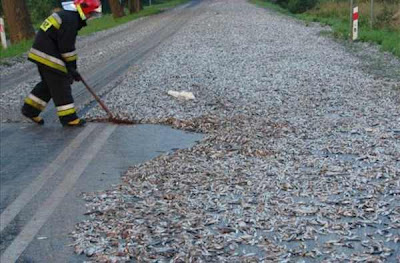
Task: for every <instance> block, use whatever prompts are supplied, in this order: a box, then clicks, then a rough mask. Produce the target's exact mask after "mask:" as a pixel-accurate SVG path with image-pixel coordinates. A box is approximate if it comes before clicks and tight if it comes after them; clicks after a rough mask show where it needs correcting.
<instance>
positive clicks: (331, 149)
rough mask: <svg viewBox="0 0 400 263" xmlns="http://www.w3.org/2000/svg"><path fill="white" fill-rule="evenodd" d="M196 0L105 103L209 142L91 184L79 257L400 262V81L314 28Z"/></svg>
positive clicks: (223, 0)
mask: <svg viewBox="0 0 400 263" xmlns="http://www.w3.org/2000/svg"><path fill="white" fill-rule="evenodd" d="M198 8H199V9H198V10H200V11H199V12H197V13H196V15H194V16H193V17H192V19H191V21H190V22H189V23H187V25H185V27H184V28H183V29H182V30H181V31H179V32H177V33H176V34H175V35H174V37H173V38H171V39H170V40H169V41H168V42H167V43H163V44H162V45H161V46H160V47H159V48H158V49H157V50H156V51H155V52H154V54H152V55H150V56H149V58H148V59H147V60H146V61H145V62H143V65H142V67H140V68H135V69H134V70H131V71H130V72H128V73H127V74H126V75H125V76H124V77H123V79H121V80H120V85H119V86H118V88H116V89H114V90H113V91H112V92H111V93H110V94H108V95H107V97H106V98H105V99H106V103H107V104H108V105H110V106H111V108H112V111H113V112H118V114H119V115H120V116H125V117H127V118H131V119H134V120H138V121H139V122H141V123H162V124H168V125H171V126H173V127H176V128H179V129H184V130H187V131H196V132H202V133H205V134H206V137H205V139H204V140H203V141H201V142H199V144H197V145H196V146H194V147H192V148H190V149H184V150H178V151H175V152H173V153H170V154H164V155H162V156H159V157H157V158H156V159H154V160H151V161H149V162H146V163H143V164H140V165H136V166H134V167H132V168H130V169H129V170H128V171H127V172H126V173H125V175H124V176H123V178H122V182H121V184H120V185H116V186H113V187H110V190H107V191H104V192H96V193H85V194H84V198H85V200H86V201H87V210H88V212H87V217H88V218H87V220H86V221H83V222H81V223H79V224H78V225H77V226H76V230H75V231H74V232H73V233H72V234H71V236H72V238H73V240H74V241H73V244H72V246H73V248H74V249H75V252H76V253H77V254H85V255H86V256H88V258H87V260H88V261H96V262H123V261H130V260H133V262H136V261H137V262H277V261H278V262H321V261H324V262H348V261H350V260H351V261H352V262H385V261H387V262H396V261H397V260H400V106H399V105H400V82H399V80H398V79H395V78H388V77H387V76H385V78H381V77H380V76H379V75H372V74H370V73H368V71H367V68H363V67H364V66H365V65H366V64H363V63H364V62H363V61H362V60H360V59H358V58H357V57H355V56H352V55H351V53H349V52H348V51H346V49H345V48H344V47H343V46H342V45H341V44H340V43H336V42H335V41H333V40H332V39H329V38H327V37H324V36H321V35H320V34H319V32H320V31H321V30H322V28H321V27H319V26H317V25H312V26H309V27H306V26H305V25H303V24H302V23H300V22H298V21H295V20H292V19H289V18H286V17H284V16H281V15H279V14H275V13H272V12H269V11H266V10H264V9H260V8H257V7H255V6H253V5H251V4H250V3H248V2H246V1H245V0H219V1H204V2H202V3H201V4H200V5H199V6H198ZM368 63H370V62H368ZM396 63H399V64H398V65H400V62H399V61H397V62H396ZM168 90H176V91H188V92H192V93H193V94H194V96H195V99H194V100H176V99H174V98H171V97H170V96H169V95H168V94H167V91H168ZM102 114H103V113H102V112H101V110H100V109H94V110H92V111H91V112H90V113H89V117H94V118H95V117H101V116H102Z"/></svg>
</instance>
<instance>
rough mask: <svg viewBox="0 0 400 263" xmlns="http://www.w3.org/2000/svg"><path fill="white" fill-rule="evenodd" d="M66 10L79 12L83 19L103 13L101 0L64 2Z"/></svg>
mask: <svg viewBox="0 0 400 263" xmlns="http://www.w3.org/2000/svg"><path fill="white" fill-rule="evenodd" d="M62 6H63V8H64V9H65V10H68V11H75V12H78V13H79V15H80V16H81V18H82V20H86V19H88V18H93V17H96V16H99V15H101V11H102V10H101V2H100V0H73V1H65V2H63V3H62Z"/></svg>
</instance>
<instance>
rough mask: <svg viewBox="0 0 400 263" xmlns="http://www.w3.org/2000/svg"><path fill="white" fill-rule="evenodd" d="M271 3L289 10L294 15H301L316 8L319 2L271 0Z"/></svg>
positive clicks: (315, 0) (313, 0) (309, 0)
mask: <svg viewBox="0 0 400 263" xmlns="http://www.w3.org/2000/svg"><path fill="white" fill-rule="evenodd" d="M271 2H272V3H275V4H278V5H280V6H281V7H283V8H286V9H289V11H290V12H292V13H294V14H299V13H304V12H305V11H307V10H310V9H312V8H313V7H315V6H316V5H317V3H318V0H271Z"/></svg>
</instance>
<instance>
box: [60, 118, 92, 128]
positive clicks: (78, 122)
mask: <svg viewBox="0 0 400 263" xmlns="http://www.w3.org/2000/svg"><path fill="white" fill-rule="evenodd" d="M85 124H86V121H85V119H75V120H73V121H70V122H67V123H65V124H64V123H63V124H62V125H63V126H64V127H83V126H85Z"/></svg>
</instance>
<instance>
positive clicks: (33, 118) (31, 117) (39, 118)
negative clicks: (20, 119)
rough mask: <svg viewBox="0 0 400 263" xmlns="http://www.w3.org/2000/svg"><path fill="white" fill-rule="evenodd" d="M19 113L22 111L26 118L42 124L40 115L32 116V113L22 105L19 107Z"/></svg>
mask: <svg viewBox="0 0 400 263" xmlns="http://www.w3.org/2000/svg"><path fill="white" fill-rule="evenodd" d="M21 113H22V115H24V116H25V117H27V118H28V119H30V120H31V121H33V122H34V123H36V124H39V125H43V124H44V120H43V118H42V117H39V116H32V113H29V112H28V111H26V109H25V108H24V107H23V108H22V109H21Z"/></svg>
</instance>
